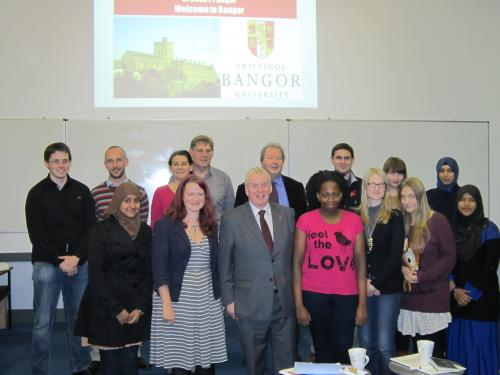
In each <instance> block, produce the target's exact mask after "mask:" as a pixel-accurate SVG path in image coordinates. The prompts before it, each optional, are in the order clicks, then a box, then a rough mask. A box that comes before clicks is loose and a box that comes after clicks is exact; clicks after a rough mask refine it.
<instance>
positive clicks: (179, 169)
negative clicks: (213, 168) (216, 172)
mask: <svg viewBox="0 0 500 375" xmlns="http://www.w3.org/2000/svg"><path fill="white" fill-rule="evenodd" d="M168 169H169V170H170V172H171V173H172V179H171V181H170V182H169V183H168V185H164V186H160V187H159V188H157V189H156V190H155V193H154V195H153V201H152V203H151V228H153V229H154V227H155V223H156V222H157V221H158V219H161V218H162V217H163V216H164V215H165V213H166V212H167V209H168V207H169V206H170V203H172V201H173V200H174V197H175V192H176V191H177V187H178V186H179V183H180V182H181V181H182V180H183V179H185V178H186V177H187V176H188V175H189V174H190V173H191V172H192V170H193V159H191V155H189V152H188V151H186V150H178V151H174V152H172V155H170V158H169V159H168Z"/></svg>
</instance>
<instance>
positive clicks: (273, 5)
mask: <svg viewBox="0 0 500 375" xmlns="http://www.w3.org/2000/svg"><path fill="white" fill-rule="evenodd" d="M115 14H116V15H129V16H132V15H134V16H136V15H137V16H196V17H200V16H203V17H205V16H206V17H259V18H296V17H297V4H296V0H260V1H258V0H115Z"/></svg>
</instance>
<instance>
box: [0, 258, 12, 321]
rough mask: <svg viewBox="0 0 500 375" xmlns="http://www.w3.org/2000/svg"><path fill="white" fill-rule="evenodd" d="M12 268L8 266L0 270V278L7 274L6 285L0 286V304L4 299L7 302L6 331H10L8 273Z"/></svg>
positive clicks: (10, 307)
mask: <svg viewBox="0 0 500 375" xmlns="http://www.w3.org/2000/svg"><path fill="white" fill-rule="evenodd" d="M12 268H13V267H10V266H8V268H5V269H2V270H0V276H2V275H5V274H7V285H0V302H2V301H3V300H4V299H5V298H7V301H8V305H9V306H8V310H7V329H8V330H10V329H11V328H12V301H11V293H10V271H12Z"/></svg>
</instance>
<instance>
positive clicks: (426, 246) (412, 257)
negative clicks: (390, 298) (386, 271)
mask: <svg viewBox="0 0 500 375" xmlns="http://www.w3.org/2000/svg"><path fill="white" fill-rule="evenodd" d="M399 194H400V197H401V205H402V207H403V217H404V223H405V234H406V240H405V245H404V247H403V262H404V266H403V267H402V271H403V277H404V284H403V293H402V294H401V309H400V311H399V317H398V330H399V331H400V332H401V333H402V334H403V335H409V336H411V337H412V339H413V342H414V344H416V341H417V340H431V341H434V355H435V356H436V357H443V356H444V352H445V339H444V334H445V329H446V328H447V327H448V325H449V323H450V321H451V314H450V290H449V285H448V282H449V276H450V273H451V271H452V270H453V265H454V264H455V259H456V248H455V240H454V238H453V230H452V229H451V226H450V224H449V223H448V220H446V218H445V217H444V216H443V215H442V214H440V213H439V212H435V211H433V210H431V209H430V208H429V205H428V204H427V198H426V196H425V187H424V185H423V184H422V181H420V180H419V179H418V178H416V177H410V178H408V179H407V180H406V181H405V182H403V184H402V185H401V191H400V193H399ZM414 347H416V345H414Z"/></svg>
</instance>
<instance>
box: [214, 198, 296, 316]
mask: <svg viewBox="0 0 500 375" xmlns="http://www.w3.org/2000/svg"><path fill="white" fill-rule="evenodd" d="M271 215H272V218H273V240H274V241H273V242H274V248H273V251H272V253H271V252H270V251H269V249H268V248H267V246H266V243H265V241H264V237H263V236H262V232H261V230H260V228H259V225H258V224H257V220H256V219H255V217H254V216H253V212H252V209H251V207H250V204H249V203H245V204H244V205H242V206H238V207H236V208H234V209H233V210H231V211H229V212H227V213H225V214H224V215H222V219H221V230H220V245H219V259H218V263H219V275H220V282H221V293H222V300H223V302H224V305H228V304H230V303H233V302H234V304H235V311H236V316H237V317H238V318H239V319H251V320H267V319H270V318H271V316H272V308H273V296H274V285H276V288H277V289H278V296H279V301H280V305H281V308H282V311H283V313H284V315H285V316H288V317H289V316H295V311H294V309H295V305H294V302H293V293H292V249H293V233H294V226H295V220H294V214H293V210H292V209H291V208H289V207H285V206H280V205H278V204H275V203H271ZM273 280H274V281H273Z"/></svg>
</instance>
